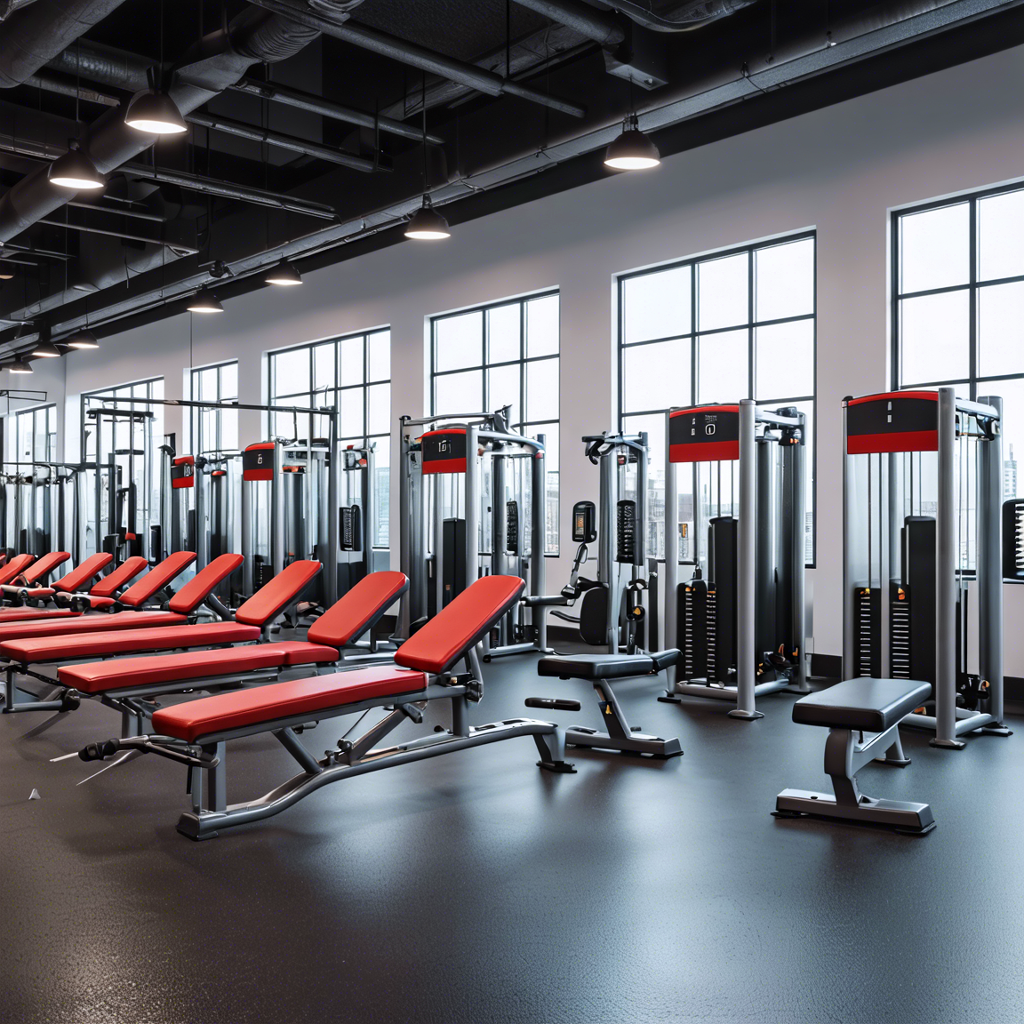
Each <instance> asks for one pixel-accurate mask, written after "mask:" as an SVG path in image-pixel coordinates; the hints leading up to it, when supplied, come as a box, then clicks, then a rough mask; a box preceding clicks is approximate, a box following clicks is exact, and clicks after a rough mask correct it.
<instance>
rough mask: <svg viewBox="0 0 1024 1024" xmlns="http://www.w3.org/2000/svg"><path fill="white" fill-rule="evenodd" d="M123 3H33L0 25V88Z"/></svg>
mask: <svg viewBox="0 0 1024 1024" xmlns="http://www.w3.org/2000/svg"><path fill="white" fill-rule="evenodd" d="M123 2H124V0H37V2H36V3H34V4H32V5H31V7H23V8H22V10H20V11H16V12H15V13H14V14H13V15H12V16H11V17H10V18H8V19H7V20H5V21H4V22H3V23H2V24H0V88H2V89H13V88H14V87H15V86H18V85H22V84H24V82H25V79H26V78H28V77H29V76H30V75H34V74H35V73H36V72H37V71H38V70H39V69H40V68H41V67H42V66H43V65H44V64H46V63H47V62H48V61H50V60H52V59H53V58H54V57H56V56H57V54H58V53H60V52H61V51H62V50H66V49H67V48H68V47H69V46H70V45H71V44H72V43H73V42H74V41H75V40H76V39H77V38H78V37H79V36H81V35H84V34H85V33H86V32H88V31H89V29H91V28H92V27H93V25H96V24H97V23H98V22H100V21H102V20H103V19H104V18H105V17H106V16H107V15H108V14H110V13H111V11H115V10H117V8H118V7H120V6H121V4H122V3H123Z"/></svg>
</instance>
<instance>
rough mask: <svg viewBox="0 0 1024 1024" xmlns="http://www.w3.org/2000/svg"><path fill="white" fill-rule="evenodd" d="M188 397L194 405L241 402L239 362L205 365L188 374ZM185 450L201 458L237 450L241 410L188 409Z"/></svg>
mask: <svg viewBox="0 0 1024 1024" xmlns="http://www.w3.org/2000/svg"><path fill="white" fill-rule="evenodd" d="M189 398H190V399H191V400H192V401H193V402H218V403H224V404H227V403H230V402H237V401H238V363H237V362H231V363H220V364H218V365H216V366H202V367H199V368H197V369H194V370H192V371H191V373H190V375H189ZM187 422H188V428H189V436H188V442H187V448H186V451H189V452H191V453H192V454H195V455H198V454H200V453H209V452H227V451H237V449H238V411H237V410H236V409H223V408H222V409H204V408H200V409H196V408H193V409H189V416H188V420H187Z"/></svg>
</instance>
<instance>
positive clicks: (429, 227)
mask: <svg viewBox="0 0 1024 1024" xmlns="http://www.w3.org/2000/svg"><path fill="white" fill-rule="evenodd" d="M451 236H452V232H451V229H450V228H449V227H448V221H446V220H445V219H444V217H442V216H441V214H440V213H438V212H437V210H435V209H434V207H433V206H432V205H431V202H430V196H428V195H426V194H424V196H423V205H422V206H421V207H420V208H419V209H418V210H417V211H416V212H415V213H414V214H413V215H412V217H410V218H409V223H408V224H406V226H405V237H406V238H417V239H420V240H423V241H437V240H439V239H442V238H451Z"/></svg>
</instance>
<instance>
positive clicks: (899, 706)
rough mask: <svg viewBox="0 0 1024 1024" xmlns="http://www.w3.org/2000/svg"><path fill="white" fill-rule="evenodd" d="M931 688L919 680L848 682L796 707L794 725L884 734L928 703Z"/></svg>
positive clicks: (798, 703)
mask: <svg viewBox="0 0 1024 1024" xmlns="http://www.w3.org/2000/svg"><path fill="white" fill-rule="evenodd" d="M931 694H932V684H931V683H922V682H921V681H920V680H917V679H873V678H871V677H870V676H863V677H861V678H860V679H847V680H845V681H844V682H842V683H836V685H835V686H830V687H829V688H828V689H827V690H822V691H821V692H820V693H811V694H808V695H807V696H806V697H801V698H800V699H799V700H798V701H797V702H796V703H795V704H794V705H793V721H794V722H800V723H801V724H803V725H824V726H828V727H830V728H834V729H864V730H866V731H867V732H884V731H885V730H886V729H888V728H890V727H891V726H893V725H895V724H896V723H897V722H899V721H900V720H901V719H903V718H904V717H906V716H907V715H909V714H910V712H911V711H913V710H914V708H917V707H920V706H921V704H922V703H923V702H924V701H926V700H928V699H929V698H930V697H931Z"/></svg>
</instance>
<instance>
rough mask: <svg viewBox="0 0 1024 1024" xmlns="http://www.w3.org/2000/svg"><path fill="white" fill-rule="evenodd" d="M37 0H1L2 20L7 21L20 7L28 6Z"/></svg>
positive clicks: (0, 15) (0, 19) (0, 18)
mask: <svg viewBox="0 0 1024 1024" xmlns="http://www.w3.org/2000/svg"><path fill="white" fill-rule="evenodd" d="M35 2H36V0H0V21H5V20H6V19H7V18H9V17H10V16H11V15H12V14H13V13H14V12H15V11H16V10H18V8H19V7H28V5H29V4H34V3H35Z"/></svg>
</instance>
